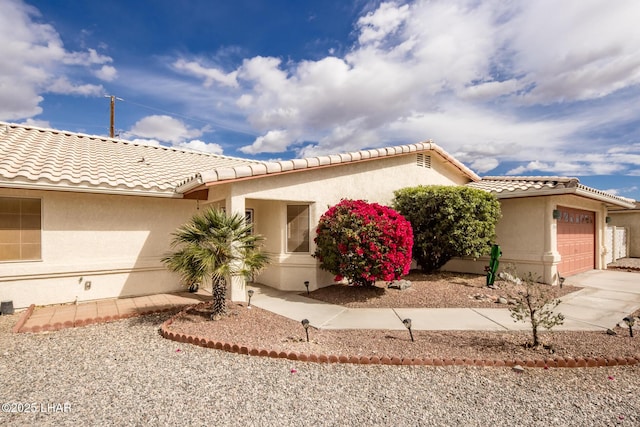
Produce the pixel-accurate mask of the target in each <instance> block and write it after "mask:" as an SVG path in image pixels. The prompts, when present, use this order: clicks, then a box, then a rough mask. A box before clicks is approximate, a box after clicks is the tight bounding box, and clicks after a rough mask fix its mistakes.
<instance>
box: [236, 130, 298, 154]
mask: <svg viewBox="0 0 640 427" xmlns="http://www.w3.org/2000/svg"><path fill="white" fill-rule="evenodd" d="M292 142H293V140H292V139H291V136H290V135H289V133H288V132H287V131H284V130H270V131H269V132H267V134H266V135H263V136H259V137H258V138H256V140H255V141H254V142H253V144H251V145H246V146H244V147H241V148H240V151H242V152H243V153H247V154H255V153H279V152H281V151H284V150H286V148H287V147H288V146H289V144H291V143H292Z"/></svg>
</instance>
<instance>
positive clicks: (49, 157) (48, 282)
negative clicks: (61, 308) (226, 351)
mask: <svg viewBox="0 0 640 427" xmlns="http://www.w3.org/2000/svg"><path fill="white" fill-rule="evenodd" d="M420 184H422V185H430V184H439V185H470V186H473V187H476V188H482V189H485V190H487V191H492V192H494V193H495V194H496V195H497V196H498V198H499V199H500V201H501V203H502V209H503V218H502V219H501V220H500V224H499V225H498V243H499V244H501V245H502V250H503V253H504V256H503V259H502V262H503V265H504V262H513V263H514V264H517V266H518V267H520V268H521V270H524V269H531V270H534V272H539V273H540V275H542V276H543V277H544V279H545V281H546V282H547V283H554V282H555V281H556V280H557V273H558V271H559V272H560V273H561V274H563V275H569V274H572V273H573V272H577V271H580V270H581V269H583V268H587V269H591V268H605V265H604V264H603V262H602V256H601V248H600V247H601V244H602V236H601V234H602V229H603V227H604V224H605V217H606V216H607V209H608V208H609V207H612V206H616V207H621V208H629V207H632V206H631V205H630V202H629V201H628V200H627V199H623V198H621V197H617V196H614V195H611V194H607V193H604V192H601V191H598V190H594V189H590V188H588V187H585V186H583V185H581V184H579V183H578V182H577V180H575V179H568V178H535V179H533V178H527V179H525V178H500V177H498V178H484V179H480V177H478V176H477V175H476V174H475V173H474V172H473V171H471V170H470V169H469V168H467V167H466V166H465V165H463V164H462V163H460V162H459V161H458V160H456V159H455V158H454V157H452V156H451V155H449V154H448V153H447V152H446V151H444V150H443V149H442V148H441V147H439V146H438V145H436V144H434V143H433V142H422V143H417V144H408V145H402V146H396V147H388V148H380V149H372V150H362V151H357V152H352V153H344V154H336V155H328V156H319V157H311V158H305V159H294V160H286V161H273V162H262V161H255V160H248V159H241V158H234V157H228V156H221V155H215V154H208V153H202V152H195V151H188V150H180V149H175V148H168V147H162V146H150V145H141V144H135V143H131V142H127V141H123V140H120V139H111V138H105V137H100V136H90V135H84V134H79V133H73V132H66V131H59V130H52V129H42V128H37V127H32V126H26V125H17V124H10V123H4V122H0V299H1V300H2V301H6V300H11V301H13V304H14V306H15V307H16V308H23V307H27V306H28V305H30V304H37V305H45V304H55V303H65V302H73V301H86V300H95V299H102V298H114V297H123V296H133V295H144V294H153V293H159V292H169V291H176V290H179V289H181V284H180V283H179V278H178V276H177V275H176V274H173V273H170V272H168V270H167V269H166V268H165V266H164V265H163V264H162V262H161V258H162V256H163V255H165V254H166V253H167V252H168V251H169V250H170V246H169V243H170V241H171V237H172V236H171V233H172V232H173V231H174V230H175V229H176V228H177V227H178V226H180V225H181V224H183V223H185V222H186V221H188V220H189V219H190V218H191V217H192V216H193V215H194V214H195V213H197V212H198V211H199V210H202V209H204V208H207V207H210V206H213V207H217V208H224V209H225V210H226V211H227V212H237V213H244V214H245V216H246V217H247V218H248V220H250V221H251V222H252V223H253V227H254V230H255V232H256V233H259V234H261V235H263V236H264V237H265V238H266V241H265V249H266V251H267V252H268V253H269V255H270V256H271V259H272V263H271V264H270V265H269V267H268V268H267V269H266V270H265V271H264V272H263V273H261V274H260V276H258V277H257V278H256V280H257V281H259V282H260V283H263V284H266V285H268V286H272V287H274V288H278V289H283V290H301V291H302V290H304V289H305V287H304V282H305V281H308V282H309V287H310V289H316V288H318V287H321V286H326V285H329V284H331V283H332V279H333V276H332V275H330V274H328V273H327V272H324V271H322V270H320V269H319V268H318V262H317V260H316V259H315V258H313V257H312V256H311V254H312V253H313V252H314V251H315V247H314V242H313V237H314V230H315V225H316V224H317V223H318V220H319V218H320V216H321V215H322V214H323V213H324V212H325V211H326V210H327V208H328V207H329V206H331V205H334V204H336V203H337V202H339V201H340V199H342V198H353V199H365V200H368V201H370V202H378V203H381V204H389V203H390V202H391V200H392V198H393V192H394V191H395V190H398V189H400V188H404V187H409V186H416V185H420ZM556 215H557V216H558V218H557V219H556ZM576 228H580V229H581V230H582V228H584V229H585V230H587V231H586V234H588V236H590V237H589V238H588V239H584V241H583V239H574V238H573V237H574V236H575V235H578V234H579V233H577V232H575V231H574V230H575V229H576ZM565 235H566V236H565ZM589 245H590V246H589ZM585 247H588V248H587V249H584V248H585ZM574 252H575V253H578V252H579V253H580V254H583V255H584V257H587V258H588V260H586V261H585V260H584V259H582V256H583V255H574ZM450 264H451V265H450V266H449V267H450V269H452V270H457V271H471V272H473V271H477V272H480V273H481V272H482V268H483V267H482V265H483V264H484V263H483V261H482V260H480V261H476V262H474V261H473V260H455V261H452V262H451V263H450ZM576 265H577V266H576ZM229 296H230V298H231V299H232V300H236V301H238V300H239V301H243V300H244V299H245V291H244V282H243V281H242V280H240V279H237V278H236V279H234V280H233V281H232V284H231V286H230V295H229Z"/></svg>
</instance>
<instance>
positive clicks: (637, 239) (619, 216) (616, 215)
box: [609, 202, 640, 258]
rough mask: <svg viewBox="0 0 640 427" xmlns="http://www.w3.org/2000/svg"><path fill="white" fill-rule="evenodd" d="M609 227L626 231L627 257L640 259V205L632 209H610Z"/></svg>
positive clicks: (636, 204)
mask: <svg viewBox="0 0 640 427" xmlns="http://www.w3.org/2000/svg"><path fill="white" fill-rule="evenodd" d="M609 218H610V221H609V225H610V226H613V227H622V228H625V229H626V230H625V231H626V233H625V235H626V244H627V245H628V246H627V248H626V249H628V251H627V256H628V257H630V258H640V203H639V202H636V203H635V205H634V207H633V208H632V209H620V208H616V209H613V208H612V209H610V210H609Z"/></svg>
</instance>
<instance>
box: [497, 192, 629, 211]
mask: <svg viewBox="0 0 640 427" xmlns="http://www.w3.org/2000/svg"><path fill="white" fill-rule="evenodd" d="M490 192H491V193H493V194H495V196H496V197H497V198H498V199H519V198H523V197H541V196H561V195H565V194H575V195H576V196H581V197H586V198H589V199H593V200H597V201H600V202H603V203H605V204H606V205H607V206H620V207H623V208H632V207H633V206H634V204H633V203H631V202H626V201H624V200H619V199H617V198H614V197H611V196H607V195H604V194H599V193H597V192H595V191H591V190H589V189H586V188H580V187H573V188H549V189H543V190H526V191H514V192H498V191H490Z"/></svg>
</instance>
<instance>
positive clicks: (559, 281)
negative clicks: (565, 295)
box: [558, 277, 566, 289]
mask: <svg viewBox="0 0 640 427" xmlns="http://www.w3.org/2000/svg"><path fill="white" fill-rule="evenodd" d="M565 280H566V279H565V278H564V277H559V278H558V283H560V289H562V285H564V281H565Z"/></svg>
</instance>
